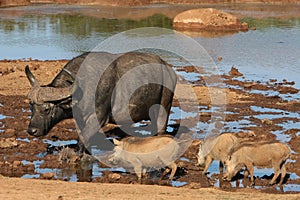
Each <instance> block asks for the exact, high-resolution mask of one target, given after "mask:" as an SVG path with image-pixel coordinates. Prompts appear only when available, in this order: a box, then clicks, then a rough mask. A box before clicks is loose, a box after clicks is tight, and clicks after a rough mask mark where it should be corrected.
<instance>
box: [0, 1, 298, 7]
mask: <svg viewBox="0 0 300 200" xmlns="http://www.w3.org/2000/svg"><path fill="white" fill-rule="evenodd" d="M43 4H65V5H90V6H113V7H136V6H147V5H156V4H170V5H194V6H197V5H199V6H201V5H221V4H224V5H230V4H247V5H255V4H261V5H300V0H287V1H284V2H282V1H281V0H213V1H211V0H201V1H200V2H199V1H197V0H161V1H157V0H128V1H120V0H17V1H12V0H3V1H2V2H0V8H7V7H16V6H33V5H43Z"/></svg>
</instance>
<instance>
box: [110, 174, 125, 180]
mask: <svg viewBox="0 0 300 200" xmlns="http://www.w3.org/2000/svg"><path fill="white" fill-rule="evenodd" d="M121 177H122V176H121V175H120V174H117V173H111V174H108V178H109V179H113V180H120V179H121Z"/></svg>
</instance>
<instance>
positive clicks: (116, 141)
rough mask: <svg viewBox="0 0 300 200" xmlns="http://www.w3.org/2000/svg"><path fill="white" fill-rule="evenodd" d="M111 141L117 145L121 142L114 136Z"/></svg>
mask: <svg viewBox="0 0 300 200" xmlns="http://www.w3.org/2000/svg"><path fill="white" fill-rule="evenodd" d="M113 142H114V144H115V145H117V146H119V145H120V144H121V141H119V140H117V139H115V138H113Z"/></svg>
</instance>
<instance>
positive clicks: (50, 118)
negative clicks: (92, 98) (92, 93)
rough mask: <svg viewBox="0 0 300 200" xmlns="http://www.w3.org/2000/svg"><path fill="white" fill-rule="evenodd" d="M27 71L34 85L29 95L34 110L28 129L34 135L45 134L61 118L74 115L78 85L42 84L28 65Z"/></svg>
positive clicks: (31, 107) (32, 110)
mask: <svg viewBox="0 0 300 200" xmlns="http://www.w3.org/2000/svg"><path fill="white" fill-rule="evenodd" d="M65 71H66V72H67V73H68V74H69V75H70V76H73V74H71V72H69V71H68V70H65ZM25 73H26V76H27V78H28V80H29V82H30V84H31V86H32V88H31V90H30V91H29V93H28V95H27V97H28V99H29V100H30V109H31V112H32V115H31V119H30V124H29V127H28V130H27V131H28V133H29V134H30V135H33V136H43V135H46V134H47V133H48V132H49V131H50V129H51V128H52V127H53V126H54V125H55V124H57V123H58V122H60V121H61V120H63V119H67V118H71V117H72V109H71V104H72V94H73V92H74V90H75V88H76V87H75V84H72V85H70V86H68V87H53V86H51V84H50V85H47V86H41V85H40V84H39V82H38V81H37V79H36V78H35V77H34V75H33V74H32V73H31V71H30V69H29V67H28V66H26V67H25Z"/></svg>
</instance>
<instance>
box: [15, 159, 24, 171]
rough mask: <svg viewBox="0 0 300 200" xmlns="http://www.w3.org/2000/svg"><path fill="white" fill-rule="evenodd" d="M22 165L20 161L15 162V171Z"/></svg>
mask: <svg viewBox="0 0 300 200" xmlns="http://www.w3.org/2000/svg"><path fill="white" fill-rule="evenodd" d="M21 165H22V162H21V161H19V160H15V161H14V162H13V169H17V168H18V167H19V166H21Z"/></svg>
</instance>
